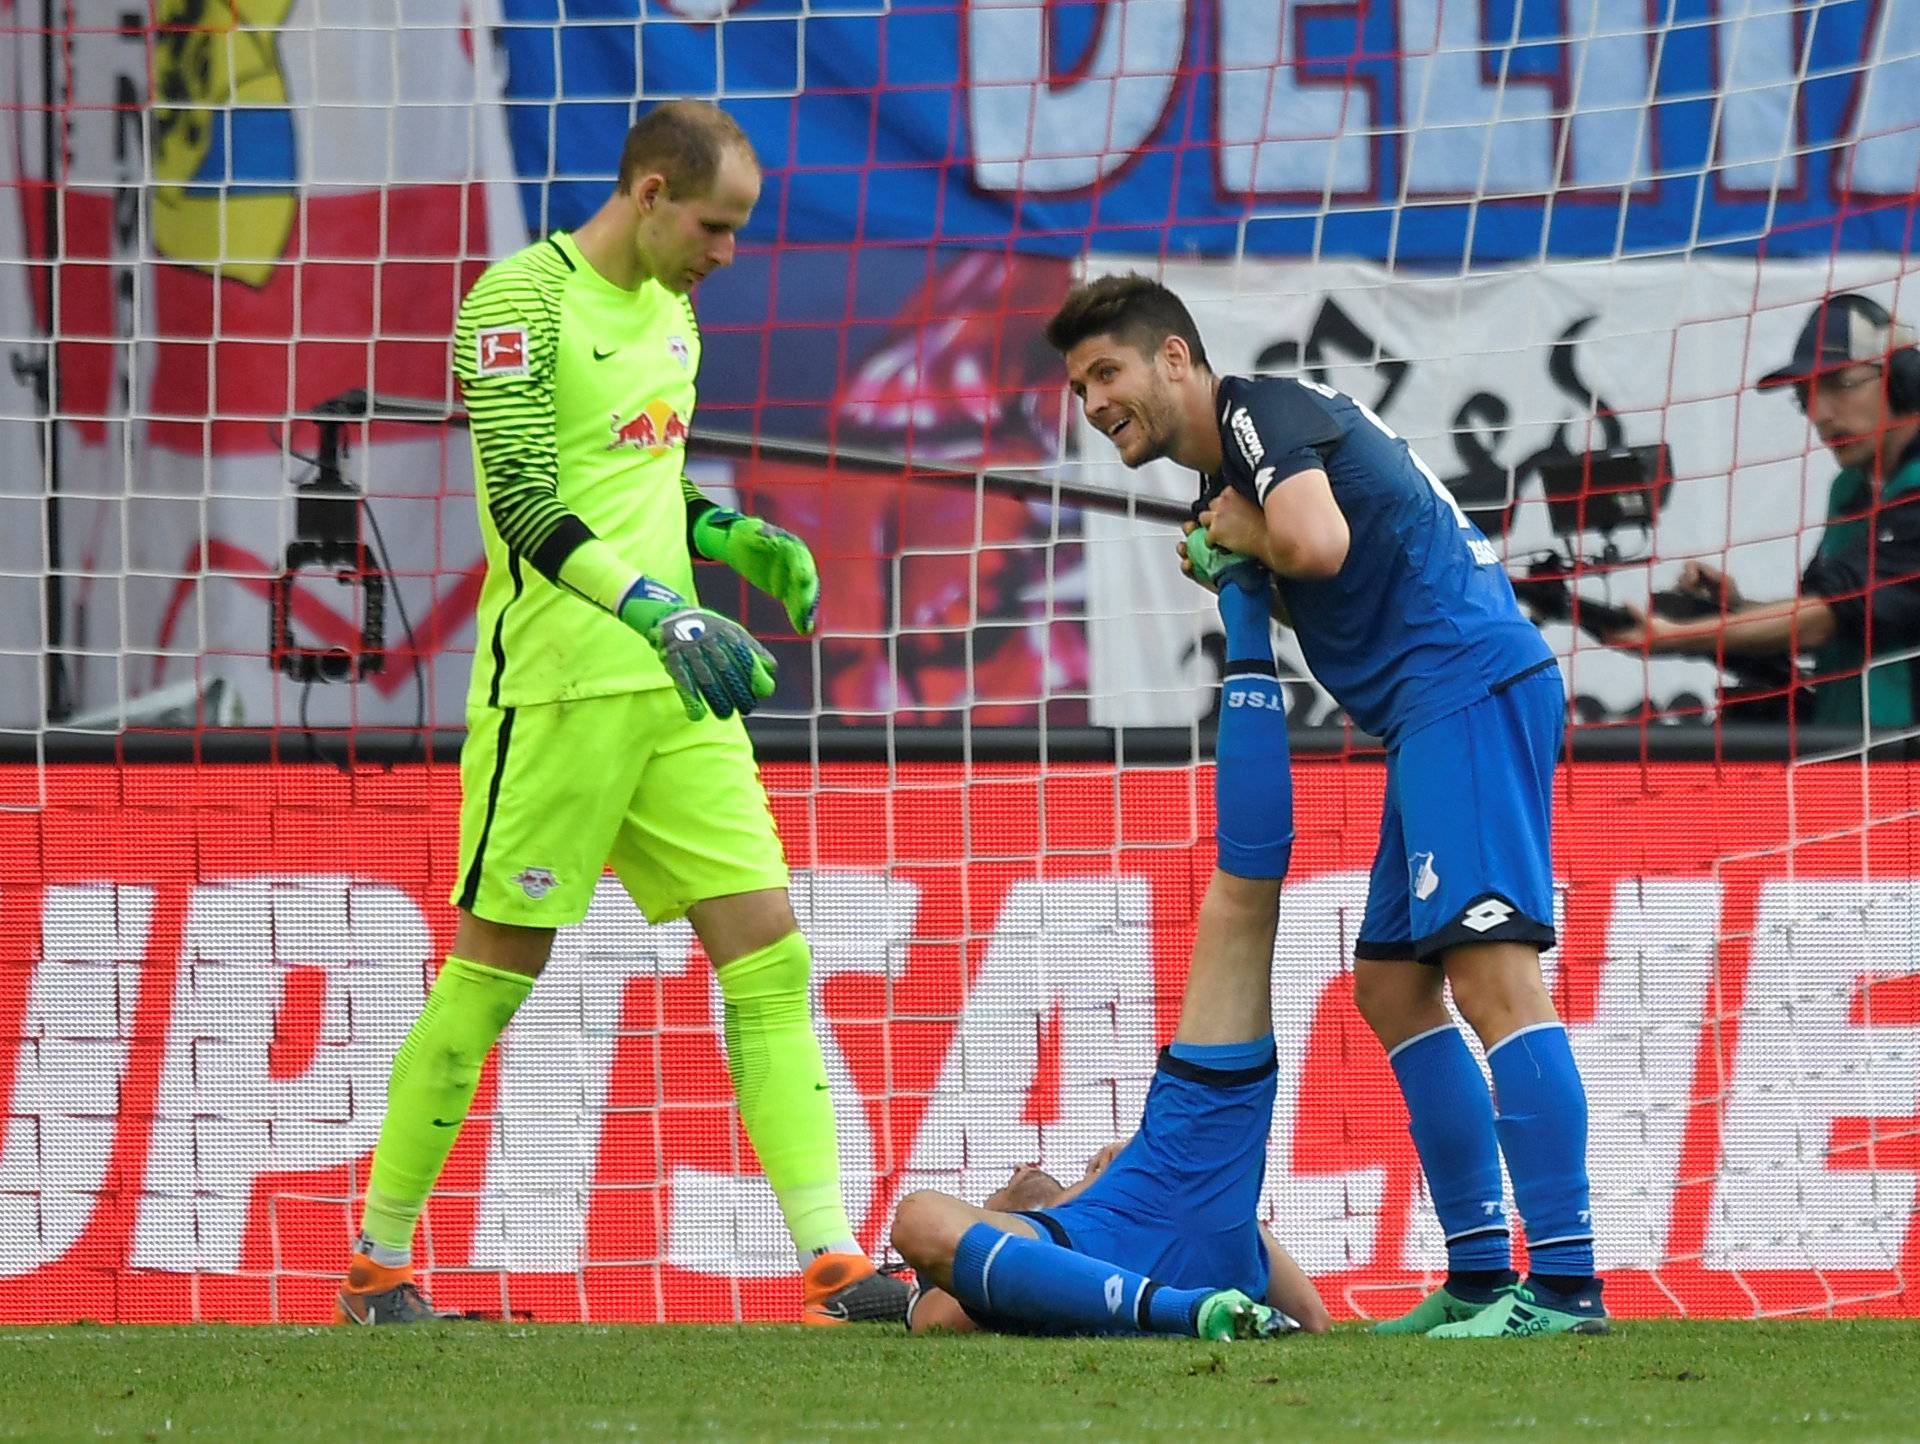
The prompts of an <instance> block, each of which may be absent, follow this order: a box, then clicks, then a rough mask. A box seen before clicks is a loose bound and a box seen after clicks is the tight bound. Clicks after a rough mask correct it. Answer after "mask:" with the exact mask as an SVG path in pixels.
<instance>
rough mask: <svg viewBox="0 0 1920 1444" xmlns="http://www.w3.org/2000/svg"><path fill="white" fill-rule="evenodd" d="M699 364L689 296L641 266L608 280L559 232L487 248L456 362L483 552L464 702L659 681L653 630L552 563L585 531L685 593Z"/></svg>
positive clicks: (531, 698) (457, 335)
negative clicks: (641, 629)
mask: <svg viewBox="0 0 1920 1444" xmlns="http://www.w3.org/2000/svg"><path fill="white" fill-rule="evenodd" d="M699 370H700V331H699V327H698V326H697V325H696V324H695V321H694V316H693V306H692V304H691V303H690V302H689V301H688V299H687V298H686V297H685V296H682V295H678V294H676V293H674V292H672V291H670V290H668V289H667V288H666V287H664V286H662V285H660V284H659V283H657V282H655V281H651V280H649V281H647V282H645V283H644V284H643V285H642V286H641V287H640V288H639V289H638V290H637V291H628V290H623V289H621V288H620V287H619V286H616V285H614V284H613V283H612V282H611V281H609V280H607V279H606V277H604V276H602V275H601V274H600V273H599V272H598V271H596V270H594V269H593V267H592V266H591V265H589V264H588V263H587V260H586V258H585V257H584V256H582V255H581V254H580V249H579V247H578V246H576V245H575V244H574V241H573V238H572V237H571V236H569V235H567V234H566V233H565V232H559V233H556V234H555V235H552V236H549V237H548V238H547V239H545V240H543V241H538V242H536V243H535V244H533V245H531V246H528V247H527V248H526V249H525V250H523V251H520V252H518V253H516V254H514V255H511V256H508V257H507V258H506V259H505V260H502V261H499V262H496V263H495V264H494V265H492V266H490V267H488V268H487V270H486V272H485V273H484V274H483V275H482V276H481V277H480V279H479V280H478V281H476V282H475V283H474V286H473V289H472V290H471V291H469V292H468V293H467V298H466V300H465V301H464V302H463V303H462V304H461V307H460V316H459V320H458V322H457V323H456V324H455V328H454V340H453V374H454V375H455V376H456V377H458V378H459V380H460V385H461V390H462V392H463V394H464V396H465V398H466V406H467V414H468V416H469V417H470V418H471V428H472V433H473V461H474V492H475V496H476V500H477V501H478V503H479V508H480V533H481V536H482V538H483V539H484V540H485V543H486V560H487V570H486V576H485V578H484V580H483V581H482V582H481V585H480V604H479V626H478V631H477V634H476V636H475V642H474V664H473V680H472V682H471V684H470V686H469V687H468V689H467V705H468V706H469V707H473V706H480V705H485V706H493V707H518V706H526V705H530V704H533V703H538V702H559V701H565V700H568V699H570V698H575V697H604V696H609V695H613V694H616V693H621V692H637V691H642V690H645V689H647V688H652V687H668V686H671V685H672V680H671V679H670V678H669V677H668V676H667V673H666V669H665V668H664V667H662V666H661V664H660V660H659V657H658V656H657V655H656V654H655V653H654V650H653V648H652V647H650V646H648V645H647V643H646V642H645V641H644V640H643V639H642V638H641V637H640V636H639V635H638V634H637V633H635V632H633V631H632V630H630V629H629V628H628V627H627V626H626V625H625V624H624V623H622V622H621V621H620V620H619V619H618V618H616V617H615V616H613V614H612V613H610V612H607V611H605V610H603V609H602V608H601V607H599V606H596V605H595V604H594V603H593V602H591V601H588V600H587V599H586V598H585V597H584V596H582V595H580V594H579V593H577V592H575V591H573V590H571V589H569V588H567V587H565V586H563V585H561V584H560V582H559V581H558V578H559V576H560V569H561V565H562V563H564V562H565V561H566V559H567V557H568V556H569V555H570V554H571V553H572V552H573V550H574V549H575V548H576V547H577V546H579V545H580V543H581V542H582V541H583V540H586V539H588V538H589V537H598V538H599V539H600V540H601V541H603V542H605V543H606V544H607V545H608V546H610V547H611V548H613V550H614V551H615V552H617V553H619V555H620V557H621V559H622V560H624V561H626V562H628V563H631V564H632V566H633V567H634V568H635V569H636V570H637V571H639V572H642V573H644V574H645V575H647V576H649V577H652V578H653V579H654V580H656V581H659V582H663V583H665V584H666V585H667V586H669V587H672V588H673V589H674V590H675V591H677V592H679V593H680V594H681V595H682V596H684V597H687V598H689V599H692V598H693V596H694V589H693V563H692V560H691V558H690V556H689V555H688V551H687V491H686V488H685V483H684V481H683V479H682V462H683V460H684V458H685V452H686V442H687V428H688V427H689V426H690V425H692V422H693V404H694V379H695V377H696V376H697V375H698V373H699ZM696 495H697V494H696Z"/></svg>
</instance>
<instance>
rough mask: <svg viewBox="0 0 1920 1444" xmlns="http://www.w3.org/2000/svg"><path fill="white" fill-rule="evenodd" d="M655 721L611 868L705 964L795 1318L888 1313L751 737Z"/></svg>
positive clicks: (713, 724)
mask: <svg viewBox="0 0 1920 1444" xmlns="http://www.w3.org/2000/svg"><path fill="white" fill-rule="evenodd" d="M670 700H671V694H668V698H667V701H669V702H670ZM664 706H666V703H665V702H663V707H664ZM659 725H660V727H661V728H662V730H663V734H664V736H663V740H662V741H661V743H660V744H659V746H657V747H656V749H655V751H654V754H653V757H652V759H651V760H650V762H649V764H648V767H647V770H646V774H645V776H644V777H643V778H642V781H641V785H640V788H639V790H638V792H637V794H636V795H635V799H634V803H633V806H632V808H631V810H630V812H629V814H628V816H627V819H626V823H625V825H624V826H623V828H622V830H621V834H620V838H619V840H618V841H617V843H616V844H615V848H614V857H613V862H614V868H615V870H616V871H617V872H618V873H619V875H620V879H621V881H622V882H623V883H624V884H625V885H626V887H627V890H628V892H629V893H631V894H632V895H633V898H634V901H635V902H637V903H638V904H639V905H640V909H641V911H642V912H644V913H645V914H646V916H647V919H648V920H649V921H650V922H663V921H665V920H667V919H669V918H675V917H680V916H682V915H684V916H686V917H687V918H688V919H689V920H690V921H691V922H692V923H693V928H694V931H695V932H696V933H697V934H698V935H699V937H700V942H701V945H702V946H703V947H704V948H705V949H706V951H707V955H708V956H709V957H710V958H711V959H712V960H713V963H714V968H715V972H716V976H717V977H718V980H719V984H720V995H721V1000H722V1003H723V1005H724V1017H723V1025H724V1030H725V1035H726V1036H725V1041H726V1053H727V1071H728V1072H729V1074H731V1076H732V1078H733V1087H734V1095H735V1097H736V1098H737V1100H738V1102H739V1107H740V1121H741V1124H742V1126H743V1127H744V1128H745V1129H746V1133H747V1137H748V1139H749V1140H750V1141H751V1142H752V1144H753V1149H754V1153H755V1155H756V1156H757V1157H758V1158H759V1160H760V1166H761V1168H762V1169H763V1170H764V1171H765V1173H766V1176H767V1182H768V1184H769V1185H771V1187H772V1188H773V1192H774V1196H775V1198H776V1199H777V1200H778V1201H779V1204H780V1211H781V1214H782V1216H783V1217H784V1218H785V1220H786V1224H787V1230H788V1232H789V1233H790V1234H791V1235H792V1236H793V1243H794V1251H795V1253H796V1255H797V1257H798V1259H799V1262H800V1265H801V1267H802V1270H803V1285H804V1295H805V1301H804V1305H803V1313H802V1319H803V1321H805V1322H807V1323H815V1324H840V1323H848V1322H855V1321H861V1320H889V1321H897V1320H899V1319H901V1318H903V1317H904V1316H905V1312H906V1302H907V1288H906V1285H905V1284H903V1283H901V1282H900V1281H899V1280H897V1279H894V1278H891V1277H888V1276H886V1275H884V1274H880V1273H878V1272H876V1271H875V1269H874V1267H873V1264H872V1262H871V1260H869V1259H868V1258H867V1256H866V1254H865V1253H864V1252H863V1251H862V1250H861V1248H860V1246H859V1244H858V1242H856V1240H855V1239H854V1236H853V1228H852V1225H851V1224H850V1222H849V1221H848V1218H847V1212H846V1205H845V1203H844V1202H843V1201H842V1198H841V1195H840V1152H839V1146H838V1141H837V1137H836V1130H835V1125H834V1115H833V1099H832V1096H831V1095H830V1094H829V1092H828V1091H827V1070H826V1063H825V1061H824V1059H823V1058H822V1056H821V1053H820V1040H819V1038H818V1037H817V1036H816V1035H815V1033H814V1025H813V1012H812V1006H811V1000H810V997H809V993H808V984H807V979H808V972H809V969H810V964H811V953H810V950H809V949H808V946H807V940H806V938H805V937H804V936H803V935H802V934H801V933H800V931H799V927H798V925H797V923H796V921H795V919H794V915H793V907H792V904H791V903H790V902H789V900H788V896H787V865H786V860H785V857H784V855H783V853H782V850H781V847H780V839H779V836H778V834H777V833H776V832H775V830H774V826H773V818H772V814H771V813H770V812H769V811H768V807H767V799H766V793H765V792H764V791H763V790H762V788H761V785H760V779H759V772H758V768H757V766H756V764H755V762H754V758H753V749H752V745H751V744H750V743H749V742H748V740H747V736H746V732H745V729H744V728H742V727H741V725H740V723H739V721H738V720H737V719H735V720H732V721H729V722H719V721H713V720H703V721H701V722H695V723H688V722H686V721H685V719H684V717H679V718H677V719H676V718H675V717H674V716H671V715H665V714H663V716H662V718H661V719H660V723H659Z"/></svg>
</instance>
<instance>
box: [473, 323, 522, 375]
mask: <svg viewBox="0 0 1920 1444" xmlns="http://www.w3.org/2000/svg"><path fill="white" fill-rule="evenodd" d="M473 346H474V357H473V370H474V374H475V375H476V376H525V375H526V374H527V328H526V327H525V326H488V327H486V328H485V329H484V330H481V331H478V332H476V333H475V334H474V338H473Z"/></svg>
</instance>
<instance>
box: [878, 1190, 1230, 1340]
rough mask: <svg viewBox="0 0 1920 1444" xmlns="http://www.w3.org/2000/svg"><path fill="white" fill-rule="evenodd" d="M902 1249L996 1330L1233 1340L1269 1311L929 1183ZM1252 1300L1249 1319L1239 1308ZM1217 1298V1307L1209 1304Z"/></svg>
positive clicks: (926, 1280) (904, 1228)
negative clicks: (1071, 1242) (1075, 1242)
mask: <svg viewBox="0 0 1920 1444" xmlns="http://www.w3.org/2000/svg"><path fill="white" fill-rule="evenodd" d="M893 1246H894V1248H896V1249H897V1250H899V1252H900V1256H901V1257H902V1258H904V1259H905V1260H906V1261H907V1262H908V1263H910V1264H912V1265H913V1270H914V1274H915V1275H916V1277H918V1278H919V1280H920V1283H921V1287H922V1288H923V1289H926V1288H929V1287H931V1288H934V1289H939V1290H941V1291H943V1292H944V1293H947V1294H950V1295H951V1296H952V1297H954V1298H955V1299H957V1300H959V1302H960V1303H961V1305H962V1306H964V1308H965V1309H966V1312H967V1315H968V1316H969V1317H970V1318H971V1319H973V1320H974V1321H975V1322H976V1323H979V1324H981V1325H983V1326H985V1327H988V1328H1001V1329H1017V1330H1020V1331H1023V1332H1031V1333H1043V1334H1141V1333H1147V1334H1176V1335H1180V1336H1182V1337H1187V1338H1193V1337H1202V1338H1209V1337H1212V1338H1232V1337H1236V1336H1246V1335H1251V1334H1253V1333H1256V1332H1259V1331H1260V1330H1261V1326H1262V1325H1263V1324H1264V1322H1265V1317H1266V1316H1267V1315H1268V1311H1267V1310H1264V1309H1261V1310H1259V1311H1258V1312H1257V1313H1256V1312H1255V1311H1254V1307H1253V1304H1252V1301H1251V1300H1248V1299H1245V1298H1244V1297H1243V1296H1241V1295H1238V1294H1234V1295H1231V1296H1223V1295H1222V1294H1221V1293H1220V1291H1219V1290H1216V1289H1211V1288H1198V1289H1175V1288H1168V1287H1166V1286H1165V1285H1163V1284H1161V1283H1158V1282H1157V1281H1155V1280H1153V1279H1151V1278H1148V1277H1147V1276H1146V1275H1144V1274H1140V1273H1136V1272H1134V1271H1133V1270H1131V1269H1127V1268H1122V1267H1121V1266H1120V1265H1118V1264H1115V1263H1111V1262H1109V1261H1107V1260H1105V1259H1100V1258H1094V1257H1092V1256H1090V1255H1087V1254H1082V1253H1076V1252H1074V1251H1073V1250H1072V1249H1069V1248H1063V1247H1061V1246H1060V1245H1059V1244H1058V1243H1055V1242H1054V1241H1053V1240H1052V1239H1050V1238H1046V1237H1043V1236H1042V1235H1041V1231H1040V1228H1039V1226H1037V1225H1036V1224H1035V1223H1034V1222H1033V1221H1032V1220H1031V1219H1028V1218H1023V1217H1021V1216H1020V1215H1019V1214H1015V1213H1004V1212H1000V1211H998V1210H994V1209H985V1208H976V1207H975V1206H974V1205H972V1204H970V1203H967V1202H966V1201H965V1200H963V1199H958V1198H954V1197H951V1196H950V1195H948V1194H943V1193H935V1192H932V1191H930V1190H923V1191H921V1192H919V1193H911V1194H908V1195H907V1196H906V1197H905V1198H904V1199H902V1200H901V1201H900V1207H899V1209H898V1210H897V1211H896V1212H895V1214H894V1221H893ZM1236 1302H1237V1303H1239V1304H1241V1305H1244V1306H1245V1310H1246V1311H1245V1313H1244V1316H1241V1315H1236V1314H1234V1313H1233V1312H1232V1307H1233V1305H1234V1304H1235V1303H1236ZM1210 1304H1211V1305H1212V1307H1211V1308H1209V1305H1210Z"/></svg>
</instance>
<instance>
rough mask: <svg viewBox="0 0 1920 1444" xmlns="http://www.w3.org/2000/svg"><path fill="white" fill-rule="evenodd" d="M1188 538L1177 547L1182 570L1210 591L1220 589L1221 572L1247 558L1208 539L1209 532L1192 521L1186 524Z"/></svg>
mask: <svg viewBox="0 0 1920 1444" xmlns="http://www.w3.org/2000/svg"><path fill="white" fill-rule="evenodd" d="M1186 533H1187V535H1186V539H1185V540H1184V541H1182V542H1180V543H1179V544H1178V545H1177V547H1176V548H1175V549H1176V550H1177V551H1178V552H1179V553H1180V570H1181V571H1183V572H1185V573H1186V574H1187V575H1188V576H1190V577H1192V578H1193V579H1194V580H1195V581H1196V582H1198V583H1200V585H1201V586H1203V587H1205V588H1206V589H1207V590H1208V591H1210V592H1218V591H1219V590H1220V574H1221V573H1222V572H1224V571H1226V570H1227V568H1229V567H1233V566H1238V565H1240V564H1241V563H1243V562H1244V561H1246V558H1245V557H1243V556H1239V555H1237V554H1236V553H1234V552H1230V551H1228V550H1227V549H1226V548H1225V547H1217V546H1215V545H1213V543H1212V542H1210V541H1208V540H1207V534H1206V533H1205V532H1204V531H1202V530H1200V528H1199V527H1198V526H1196V525H1195V524H1194V523H1192V522H1188V523H1187V525H1186Z"/></svg>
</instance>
